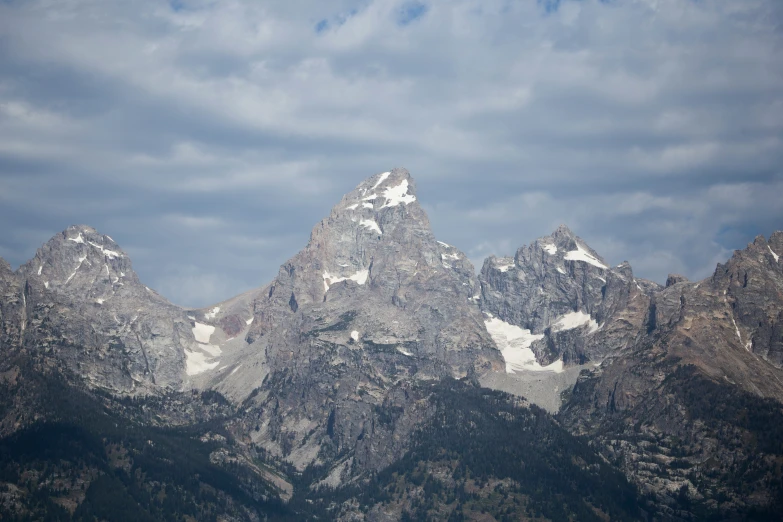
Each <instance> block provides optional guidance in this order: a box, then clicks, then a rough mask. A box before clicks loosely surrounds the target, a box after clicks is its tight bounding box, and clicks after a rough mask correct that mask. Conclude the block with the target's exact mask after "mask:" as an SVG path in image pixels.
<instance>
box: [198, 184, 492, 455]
mask: <svg viewBox="0 0 783 522" xmlns="http://www.w3.org/2000/svg"><path fill="white" fill-rule="evenodd" d="M477 294H478V282H477V280H476V277H475V275H474V271H473V266H472V265H471V263H470V261H468V259H467V257H466V256H465V255H464V254H463V253H462V252H460V251H459V250H457V249H455V248H454V247H451V246H449V245H446V244H445V243H441V242H438V241H437V240H436V239H435V237H434V235H433V234H432V232H431V230H430V226H429V221H428V219H427V216H426V214H425V213H424V211H423V210H422V208H421V206H420V205H419V203H418V201H417V198H416V192H415V184H414V181H413V179H412V178H411V177H410V175H409V173H408V172H407V171H406V170H404V169H395V170H392V171H390V172H385V173H382V174H379V175H376V176H373V177H372V178H370V179H368V180H366V181H364V182H363V183H361V184H360V185H359V186H358V187H357V188H356V189H354V190H353V191H352V192H350V193H349V194H347V195H346V196H345V197H344V198H343V199H342V201H341V202H340V203H339V204H338V205H337V206H335V207H334V209H333V210H332V212H331V213H330V215H329V217H328V218H326V219H324V220H323V221H321V222H320V223H319V224H317V225H316V226H315V228H314V229H313V232H312V234H311V237H310V241H309V243H308V245H307V246H306V247H305V249H304V250H302V251H301V252H300V253H298V254H297V255H296V256H294V257H293V258H292V259H290V260H289V261H287V262H286V263H285V264H283V265H282V266H281V268H280V272H279V274H278V276H277V277H276V278H275V280H274V281H273V282H272V283H271V284H270V285H268V286H267V287H265V288H264V289H263V290H262V291H260V292H258V293H257V294H255V296H253V297H252V298H250V299H248V298H243V299H240V301H243V302H244V303H245V304H242V305H241V306H240V304H239V302H238V301H232V302H229V303H226V304H224V305H220V306H219V307H216V309H217V308H219V310H217V315H216V317H215V318H214V320H215V321H218V322H219V321H222V320H225V316H223V315H222V314H224V310H225V313H226V314H229V313H231V310H232V309H233V308H235V307H237V306H239V307H240V308H241V307H242V306H251V307H252V314H251V316H250V317H249V318H247V322H248V323H250V324H249V326H248V330H247V332H246V333H245V334H244V346H238V347H236V349H231V350H224V353H223V355H222V356H221V357H224V359H222V360H221V363H220V364H221V366H223V365H224V364H225V369H223V370H222V371H221V370H219V369H217V370H215V371H210V372H206V373H205V381H204V382H205V385H206V386H212V387H215V388H216V389H218V390H221V391H224V392H225V393H228V394H229V395H231V396H233V397H234V398H235V400H238V401H241V400H244V399H245V398H247V397H248V396H249V395H250V394H251V392H253V391H254V390H256V391H255V394H253V396H252V397H250V398H248V399H247V400H248V404H249V405H252V406H251V407H250V409H249V413H248V418H247V421H246V422H247V426H252V427H254V428H255V427H258V429H251V430H249V433H250V437H251V439H252V440H253V441H254V442H255V443H256V444H259V445H262V446H264V447H265V448H267V449H268V450H269V451H271V452H272V453H273V454H277V455H280V456H284V457H285V458H287V459H288V460H289V461H290V462H292V463H293V464H294V465H296V466H297V467H299V468H303V467H304V466H306V465H309V464H312V463H318V462H325V461H327V460H328V456H329V455H342V454H344V453H345V452H349V453H352V452H354V451H356V453H355V455H354V459H355V460H354V465H355V466H357V469H368V468H369V469H378V468H380V467H383V466H384V465H386V464H388V463H389V462H390V460H389V459H393V458H394V456H395V455H399V454H400V451H401V450H402V447H403V446H404V445H405V440H406V438H405V436H404V433H409V432H410V430H411V429H412V427H413V425H414V424H415V422H414V421H413V420H404V421H403V420H401V421H400V422H401V423H402V424H399V423H398V424H395V426H394V427H389V425H388V424H385V423H382V422H380V421H379V419H378V418H377V411H378V410H379V409H385V408H386V406H384V405H388V404H390V402H389V401H392V403H394V404H397V403H398V402H399V398H398V399H393V397H398V395H399V393H400V389H401V388H400V386H404V383H405V382H408V381H410V380H422V379H424V380H429V379H440V378H442V377H445V376H450V377H457V378H460V377H465V376H467V375H469V374H478V373H482V372H486V371H490V370H493V369H494V370H499V369H500V368H502V358H501V356H500V353H499V352H498V351H497V349H496V347H495V344H494V343H493V341H492V339H491V337H490V336H489V335H488V333H487V331H486V329H485V328H484V324H483V321H482V316H481V312H480V310H479V307H478V303H477V300H478V299H477V298H476V297H475V296H476V295H477ZM245 317H246V316H243V319H244V318H245ZM398 406H399V407H400V408H403V405H399V404H398ZM395 407H397V406H395ZM403 409H405V410H406V411H409V410H410V409H409V408H408V407H407V406H406V407H404V408H403ZM414 410H415V408H414ZM414 417H415V416H414ZM405 418H407V417H405ZM414 420H415V419H414ZM396 430H402V431H403V432H404V433H401V432H398V431H396ZM382 441H388V444H386V443H381V442H382ZM391 441H397V442H395V443H394V444H392V443H391Z"/></svg>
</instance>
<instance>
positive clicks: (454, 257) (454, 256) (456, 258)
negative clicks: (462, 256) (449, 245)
mask: <svg viewBox="0 0 783 522" xmlns="http://www.w3.org/2000/svg"><path fill="white" fill-rule="evenodd" d="M440 259H441V261H445V260H446V259H451V260H452V261H459V254H441V255H440Z"/></svg>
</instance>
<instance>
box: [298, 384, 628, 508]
mask: <svg viewBox="0 0 783 522" xmlns="http://www.w3.org/2000/svg"><path fill="white" fill-rule="evenodd" d="M420 391H421V392H422V396H424V397H426V400H428V401H431V403H433V404H434V405H435V408H436V410H435V411H436V413H435V414H434V416H433V417H431V418H430V419H429V420H428V421H427V422H426V423H425V425H423V426H422V427H421V428H420V429H419V431H418V432H417V433H415V434H414V436H413V440H414V444H413V446H412V448H411V449H410V451H409V452H408V453H407V454H406V455H405V456H404V457H403V458H402V459H401V460H399V461H398V462H396V463H395V464H393V465H391V466H390V467H388V468H386V469H385V470H383V471H382V472H381V473H379V474H378V475H376V476H374V477H373V478H372V479H371V480H370V481H369V484H365V485H362V486H361V487H356V488H347V489H344V490H342V491H336V492H333V491H329V492H328V493H326V494H322V495H320V496H316V498H314V500H315V502H314V503H313V504H312V505H311V506H310V508H309V512H310V513H311V514H312V515H318V516H320V517H322V518H327V519H331V518H335V517H336V515H337V514H338V513H343V514H345V511H346V508H345V506H344V505H343V504H342V503H343V502H345V501H347V500H349V499H351V498H352V499H353V500H355V501H358V503H356V504H354V505H356V506H358V507H357V508H356V509H355V510H356V511H364V512H370V513H372V512H377V511H383V512H386V513H389V512H394V513H397V515H398V516H400V517H401V519H402V520H482V519H483V520H493V519H494V520H525V519H530V520H555V521H561V520H562V521H568V520H580V521H590V520H596V521H599V520H606V519H607V518H606V517H610V518H611V520H640V519H642V516H643V514H642V511H641V510H640V508H639V505H640V504H639V500H640V499H639V497H638V496H637V494H636V491H635V489H634V488H633V487H632V486H631V485H629V484H628V482H627V481H626V480H625V478H624V477H623V475H622V474H621V473H620V472H619V471H617V470H616V469H614V468H612V467H611V466H609V465H607V464H606V463H605V462H604V461H603V460H602V459H601V458H600V457H598V456H597V455H596V454H595V453H594V452H593V451H592V450H591V449H590V448H589V447H588V446H587V444H585V443H584V442H583V441H581V440H579V439H577V438H575V437H572V436H571V435H569V434H568V433H567V432H566V431H565V430H564V429H563V428H561V427H560V426H559V425H558V424H557V423H556V422H555V421H554V420H553V419H552V417H551V416H549V415H548V414H547V413H546V412H545V411H544V410H541V409H540V408H537V407H535V406H532V407H527V406H523V405H522V404H521V401H520V400H519V399H516V398H513V397H510V396H508V395H506V394H504V393H502V392H495V391H491V390H487V389H484V388H478V387H475V386H472V385H470V384H468V383H465V382H462V381H454V380H447V381H444V382H441V383H439V384H436V385H433V386H431V387H430V386H428V387H426V388H422V389H421V390H420ZM296 501H297V498H296V497H295V499H294V502H296ZM300 502H301V500H300ZM302 504H303V506H306V505H307V504H305V503H304V502H302ZM305 509H306V508H305ZM348 511H350V510H348Z"/></svg>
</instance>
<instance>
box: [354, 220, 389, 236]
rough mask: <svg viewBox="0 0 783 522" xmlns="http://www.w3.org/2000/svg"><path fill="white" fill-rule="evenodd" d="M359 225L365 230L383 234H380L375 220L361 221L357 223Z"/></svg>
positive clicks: (379, 228)
mask: <svg viewBox="0 0 783 522" xmlns="http://www.w3.org/2000/svg"><path fill="white" fill-rule="evenodd" d="M359 225H361V226H363V227H365V228H369V229H370V230H374V231H376V232H378V233H379V234H383V232H381V227H379V226H378V223H376V222H375V220H373V219H362V220H361V221H359Z"/></svg>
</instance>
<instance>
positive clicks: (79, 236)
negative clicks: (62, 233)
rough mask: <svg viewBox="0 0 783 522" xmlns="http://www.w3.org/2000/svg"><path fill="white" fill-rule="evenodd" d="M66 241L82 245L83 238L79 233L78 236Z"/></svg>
mask: <svg viewBox="0 0 783 522" xmlns="http://www.w3.org/2000/svg"><path fill="white" fill-rule="evenodd" d="M68 241H73V242H74V243H81V244H82V245H83V244H84V238H83V237H82V233H81V232H79V235H78V236H76V237H69V238H68Z"/></svg>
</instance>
